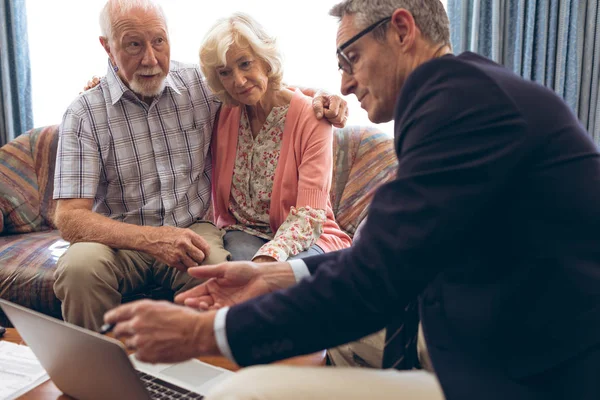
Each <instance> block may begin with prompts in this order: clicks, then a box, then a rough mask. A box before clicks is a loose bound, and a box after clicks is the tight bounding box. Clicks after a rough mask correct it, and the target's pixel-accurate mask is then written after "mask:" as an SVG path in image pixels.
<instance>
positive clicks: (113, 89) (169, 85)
mask: <svg viewBox="0 0 600 400" xmlns="http://www.w3.org/2000/svg"><path fill="white" fill-rule="evenodd" d="M172 67H173V65H172V64H171V68H172ZM171 68H169V74H168V75H167V78H166V79H165V89H164V90H163V91H162V93H161V94H160V95H159V96H163V95H164V93H165V91H166V90H172V91H173V92H175V93H177V94H181V90H180V88H178V87H177V83H176V82H175V80H174V79H173V77H172V76H171ZM106 82H107V83H108V91H109V93H110V99H111V104H112V105H115V103H116V102H117V101H119V100H120V99H121V97H123V95H124V94H125V93H126V92H131V94H132V95H134V96H135V94H134V93H133V91H132V90H131V89H129V88H128V87H127V86H125V84H124V83H123V81H122V80H121V78H119V75H117V72H116V71H115V69H114V68H113V65H112V63H111V62H110V59H109V60H108V70H107V72H106Z"/></svg>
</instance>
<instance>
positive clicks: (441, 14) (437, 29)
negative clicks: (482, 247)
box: [329, 0, 451, 46]
mask: <svg viewBox="0 0 600 400" xmlns="http://www.w3.org/2000/svg"><path fill="white" fill-rule="evenodd" d="M398 8H404V9H405V10H407V11H408V12H410V13H411V14H412V16H413V18H414V19H415V24H416V25H417V27H418V28H419V30H420V31H421V33H422V34H423V36H424V37H425V38H426V39H428V40H429V41H430V42H432V43H434V44H445V45H448V46H451V44H450V22H449V21H448V14H446V10H445V9H444V5H443V4H442V2H441V1H440V0H345V1H342V2H341V3H338V4H336V5H335V6H333V8H332V9H331V11H329V14H330V15H332V16H334V17H337V18H339V19H340V20H341V19H342V18H343V17H344V16H346V15H354V18H355V19H354V23H355V26H356V27H357V28H359V29H363V28H366V27H367V26H369V25H371V24H374V23H375V22H377V21H379V20H381V19H383V18H385V17H390V16H391V15H392V14H393V12H394V11H395V10H396V9H398ZM384 32H385V28H384V27H381V28H378V29H376V30H374V31H373V34H374V36H375V37H376V38H377V39H378V40H382V39H383V37H384Z"/></svg>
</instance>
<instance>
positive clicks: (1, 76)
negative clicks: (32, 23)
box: [0, 0, 33, 145]
mask: <svg viewBox="0 0 600 400" xmlns="http://www.w3.org/2000/svg"><path fill="white" fill-rule="evenodd" d="M31 128H33V112H32V108H31V73H30V66H29V47H28V45H27V21H26V7H25V0H0V145H4V144H5V143H7V142H8V141H10V140H12V139H14V138H15V137H16V136H18V135H20V134H21V133H23V132H25V131H27V130H29V129H31Z"/></svg>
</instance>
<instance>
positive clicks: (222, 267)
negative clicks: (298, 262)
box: [175, 261, 296, 310]
mask: <svg viewBox="0 0 600 400" xmlns="http://www.w3.org/2000/svg"><path fill="white" fill-rule="evenodd" d="M188 274H190V275H191V276H193V277H195V278H200V279H208V280H207V281H206V282H204V283H202V284H201V285H198V286H196V287H195V288H192V289H190V290H188V291H186V292H183V293H181V294H179V295H177V296H176V297H175V302H176V303H179V304H185V305H186V306H189V307H193V308H199V309H201V310H216V309H218V308H221V307H225V306H232V305H234V304H238V303H242V302H244V301H246V300H249V299H251V298H253V297H256V296H260V295H263V294H266V293H270V292H274V291H276V290H279V289H282V288H286V287H289V286H292V285H294V284H295V283H296V278H295V276H294V272H293V271H292V268H291V267H290V265H289V264H288V263H269V264H261V265H260V266H259V265H258V264H256V263H253V262H250V261H240V262H230V263H223V264H218V265H214V266H212V265H211V266H202V267H196V268H190V269H188Z"/></svg>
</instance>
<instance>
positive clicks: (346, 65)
mask: <svg viewBox="0 0 600 400" xmlns="http://www.w3.org/2000/svg"><path fill="white" fill-rule="evenodd" d="M391 19H392V17H385V18H383V19H380V20H379V21H377V22H375V23H374V24H372V25H369V26H367V27H366V28H365V29H363V30H362V31H360V32H358V33H357V34H356V35H354V36H352V37H351V38H350V40H348V41H347V42H346V43H344V44H343V45H341V46H340V47H338V48H337V51H336V53H337V55H338V69H339V71H340V73H342V72H344V73H346V74H348V75H352V74H354V71H353V70H352V65H353V64H354V63H353V62H352V61H350V59H349V58H348V56H347V55H346V53H344V49H345V48H347V47H348V46H350V45H351V44H352V43H354V42H356V41H357V40H358V39H360V38H361V37H363V36H365V35H366V34H367V33H369V32H371V31H372V30H374V29H375V28H377V27H379V26H381V25H383V24H385V23H386V22H388V21H389V20H391Z"/></svg>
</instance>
